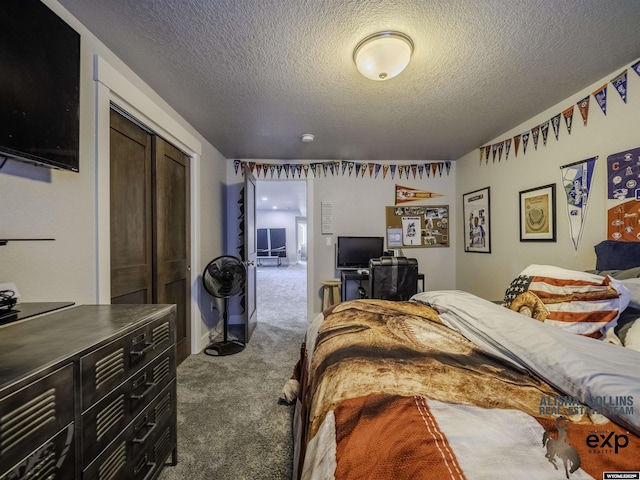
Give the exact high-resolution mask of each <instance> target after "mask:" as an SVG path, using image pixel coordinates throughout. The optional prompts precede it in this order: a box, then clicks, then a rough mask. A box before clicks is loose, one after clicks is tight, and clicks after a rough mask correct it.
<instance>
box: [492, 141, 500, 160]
mask: <svg viewBox="0 0 640 480" xmlns="http://www.w3.org/2000/svg"><path fill="white" fill-rule="evenodd" d="M491 148H492V150H493V157H492V159H491V160H492V162H493V163H496V154H497V153H498V144H497V143H494V144H493V145H492V146H491Z"/></svg>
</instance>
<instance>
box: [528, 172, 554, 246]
mask: <svg viewBox="0 0 640 480" xmlns="http://www.w3.org/2000/svg"><path fill="white" fill-rule="evenodd" d="M520 241H521V242H555V241H556V185H555V183H553V184H550V185H544V186H542V187H536V188H531V189H529V190H523V191H522V192H520Z"/></svg>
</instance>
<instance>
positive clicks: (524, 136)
mask: <svg viewBox="0 0 640 480" xmlns="http://www.w3.org/2000/svg"><path fill="white" fill-rule="evenodd" d="M529 135H530V132H528V131H527V132H524V133H523V134H522V153H524V154H525V155H526V154H527V145H528V144H529Z"/></svg>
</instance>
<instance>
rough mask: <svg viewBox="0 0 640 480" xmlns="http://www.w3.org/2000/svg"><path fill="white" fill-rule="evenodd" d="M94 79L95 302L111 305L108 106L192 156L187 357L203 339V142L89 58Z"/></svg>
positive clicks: (100, 59)
mask: <svg viewBox="0 0 640 480" xmlns="http://www.w3.org/2000/svg"><path fill="white" fill-rule="evenodd" d="M93 78H94V80H95V82H96V83H95V85H96V91H95V115H96V131H95V141H96V145H95V185H96V192H95V202H96V245H95V248H96V301H97V303H99V304H108V303H110V301H111V287H110V283H111V280H110V278H111V277H110V269H111V267H110V265H111V253H110V244H111V238H110V212H109V161H110V160H109V159H110V153H111V152H110V147H109V143H110V140H109V138H110V137H109V131H110V130H109V129H110V110H111V104H114V105H116V106H117V107H118V108H119V109H121V110H123V111H125V112H127V113H128V114H129V115H131V116H133V117H134V118H135V119H137V120H138V121H139V122H141V123H142V124H144V125H145V126H146V127H147V128H149V129H150V130H151V131H153V132H155V133H157V134H158V135H159V136H161V137H163V138H164V139H165V140H167V141H168V142H170V143H172V144H173V145H175V146H176V147H178V148H179V149H180V150H182V151H183V152H185V153H186V154H187V155H189V156H190V157H191V162H190V163H191V168H190V181H191V195H190V201H191V266H192V268H191V278H190V283H191V302H190V309H189V318H190V323H191V339H190V340H191V353H198V352H199V351H200V344H201V341H200V340H201V338H202V335H204V334H206V332H201V329H202V328H201V327H202V325H201V322H198V321H197V318H196V312H197V311H198V305H199V303H200V295H201V293H202V289H200V288H197V285H198V283H197V281H198V274H199V273H198V268H197V266H198V265H200V227H199V223H198V221H197V219H198V218H199V217H200V204H199V202H198V199H199V197H200V185H199V183H198V178H199V177H200V158H201V156H202V143H201V142H200V141H199V140H198V139H197V138H196V137H194V136H193V135H192V134H191V133H190V132H189V131H187V130H186V129H185V128H184V127H183V126H182V125H180V124H179V123H178V122H177V121H176V120H175V118H174V116H175V114H173V115H172V114H171V113H170V112H169V111H168V110H167V107H166V106H164V105H159V104H158V103H156V102H155V101H154V100H152V99H151V98H150V97H149V96H147V95H146V94H145V93H143V92H142V91H141V90H140V89H139V88H138V87H136V86H135V85H134V84H133V83H132V82H131V81H130V80H128V79H127V78H126V77H125V76H124V75H123V74H121V73H120V72H119V71H118V70H117V69H116V68H114V67H113V66H112V65H110V64H109V62H107V61H106V60H105V59H104V58H103V57H101V56H99V55H95V56H94V62H93Z"/></svg>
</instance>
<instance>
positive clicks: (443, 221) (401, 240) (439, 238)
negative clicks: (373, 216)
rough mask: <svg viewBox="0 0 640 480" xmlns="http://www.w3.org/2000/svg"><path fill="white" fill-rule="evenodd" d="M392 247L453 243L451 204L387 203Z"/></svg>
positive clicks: (443, 245)
mask: <svg viewBox="0 0 640 480" xmlns="http://www.w3.org/2000/svg"><path fill="white" fill-rule="evenodd" d="M386 220H387V247H388V248H434V247H448V246H449V205H428V206H427V205H420V206H411V207H403V206H398V205H396V206H395V207H386Z"/></svg>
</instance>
